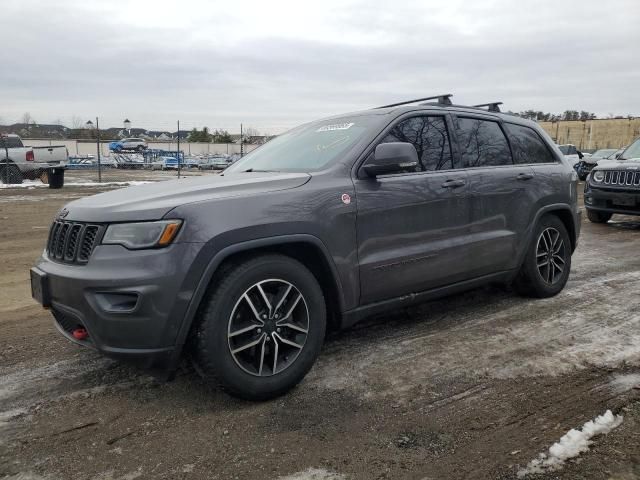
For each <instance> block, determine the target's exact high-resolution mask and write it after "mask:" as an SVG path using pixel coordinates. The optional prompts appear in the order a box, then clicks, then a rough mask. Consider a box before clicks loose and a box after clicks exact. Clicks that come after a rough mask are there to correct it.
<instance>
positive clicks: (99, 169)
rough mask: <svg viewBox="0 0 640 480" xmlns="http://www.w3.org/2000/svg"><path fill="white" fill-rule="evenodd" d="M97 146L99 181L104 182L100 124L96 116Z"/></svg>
mask: <svg viewBox="0 0 640 480" xmlns="http://www.w3.org/2000/svg"><path fill="white" fill-rule="evenodd" d="M96 147H97V149H98V183H102V165H101V164H100V124H98V117H96Z"/></svg>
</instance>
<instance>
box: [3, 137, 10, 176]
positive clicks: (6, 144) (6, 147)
mask: <svg viewBox="0 0 640 480" xmlns="http://www.w3.org/2000/svg"><path fill="white" fill-rule="evenodd" d="M1 138H2V143H3V144H4V154H5V157H4V163H5V165H4V178H3V179H2V181H3V182H4V183H9V137H8V136H6V135H2V137H1Z"/></svg>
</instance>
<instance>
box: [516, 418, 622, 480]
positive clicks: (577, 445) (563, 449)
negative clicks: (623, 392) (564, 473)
mask: <svg viewBox="0 0 640 480" xmlns="http://www.w3.org/2000/svg"><path fill="white" fill-rule="evenodd" d="M621 423H622V416H621V415H614V414H613V413H611V410H607V411H606V412H605V413H604V414H603V415H600V416H599V417H596V418H595V419H594V420H589V421H588V422H587V423H585V424H584V425H583V426H582V429H581V430H576V429H571V430H569V431H568V432H567V433H566V434H565V435H564V436H563V437H562V438H561V439H560V441H559V442H556V443H554V444H553V445H552V446H551V447H550V448H549V453H541V454H540V455H539V456H538V458H536V459H534V460H531V461H530V462H529V464H528V465H527V467H526V468H523V469H521V470H520V471H518V478H524V477H526V476H527V475H531V474H536V473H544V472H547V471H554V470H559V469H561V468H562V466H563V465H564V464H565V462H566V461H567V460H569V459H571V458H574V457H577V456H578V455H580V454H581V453H584V452H586V451H587V450H589V447H590V446H591V444H592V443H593V442H592V441H591V438H593V437H595V436H597V435H604V434H607V433H609V432H610V431H611V430H613V429H614V428H616V427H618V426H619V425H620V424H621Z"/></svg>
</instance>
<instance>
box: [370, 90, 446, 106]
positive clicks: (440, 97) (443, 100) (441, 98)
mask: <svg viewBox="0 0 640 480" xmlns="http://www.w3.org/2000/svg"><path fill="white" fill-rule="evenodd" d="M451 97H453V94H452V93H445V94H444V95H435V96H433V97H425V98H416V99H415V100H407V101H406V102H399V103H391V104H389V105H382V106H381V107H376V108H391V107H399V106H400V105H409V104H411V103H417V102H424V101H425V100H436V99H437V100H438V103H439V104H440V105H451Z"/></svg>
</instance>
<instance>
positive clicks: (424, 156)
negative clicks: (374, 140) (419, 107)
mask: <svg viewBox="0 0 640 480" xmlns="http://www.w3.org/2000/svg"><path fill="white" fill-rule="evenodd" d="M389 142H408V143H412V144H413V146H414V147H416V152H418V161H419V164H418V166H417V167H416V168H415V170H414V171H417V172H422V171H432V170H448V169H451V168H454V165H453V156H452V155H451V144H450V142H449V133H448V132H447V122H446V120H445V119H444V117H427V116H423V117H411V118H407V119H406V120H403V121H402V122H400V123H398V124H397V125H395V126H394V127H393V129H392V130H391V131H390V132H389V133H388V134H387V135H386V136H385V137H384V138H383V139H382V141H381V142H380V143H389Z"/></svg>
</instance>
